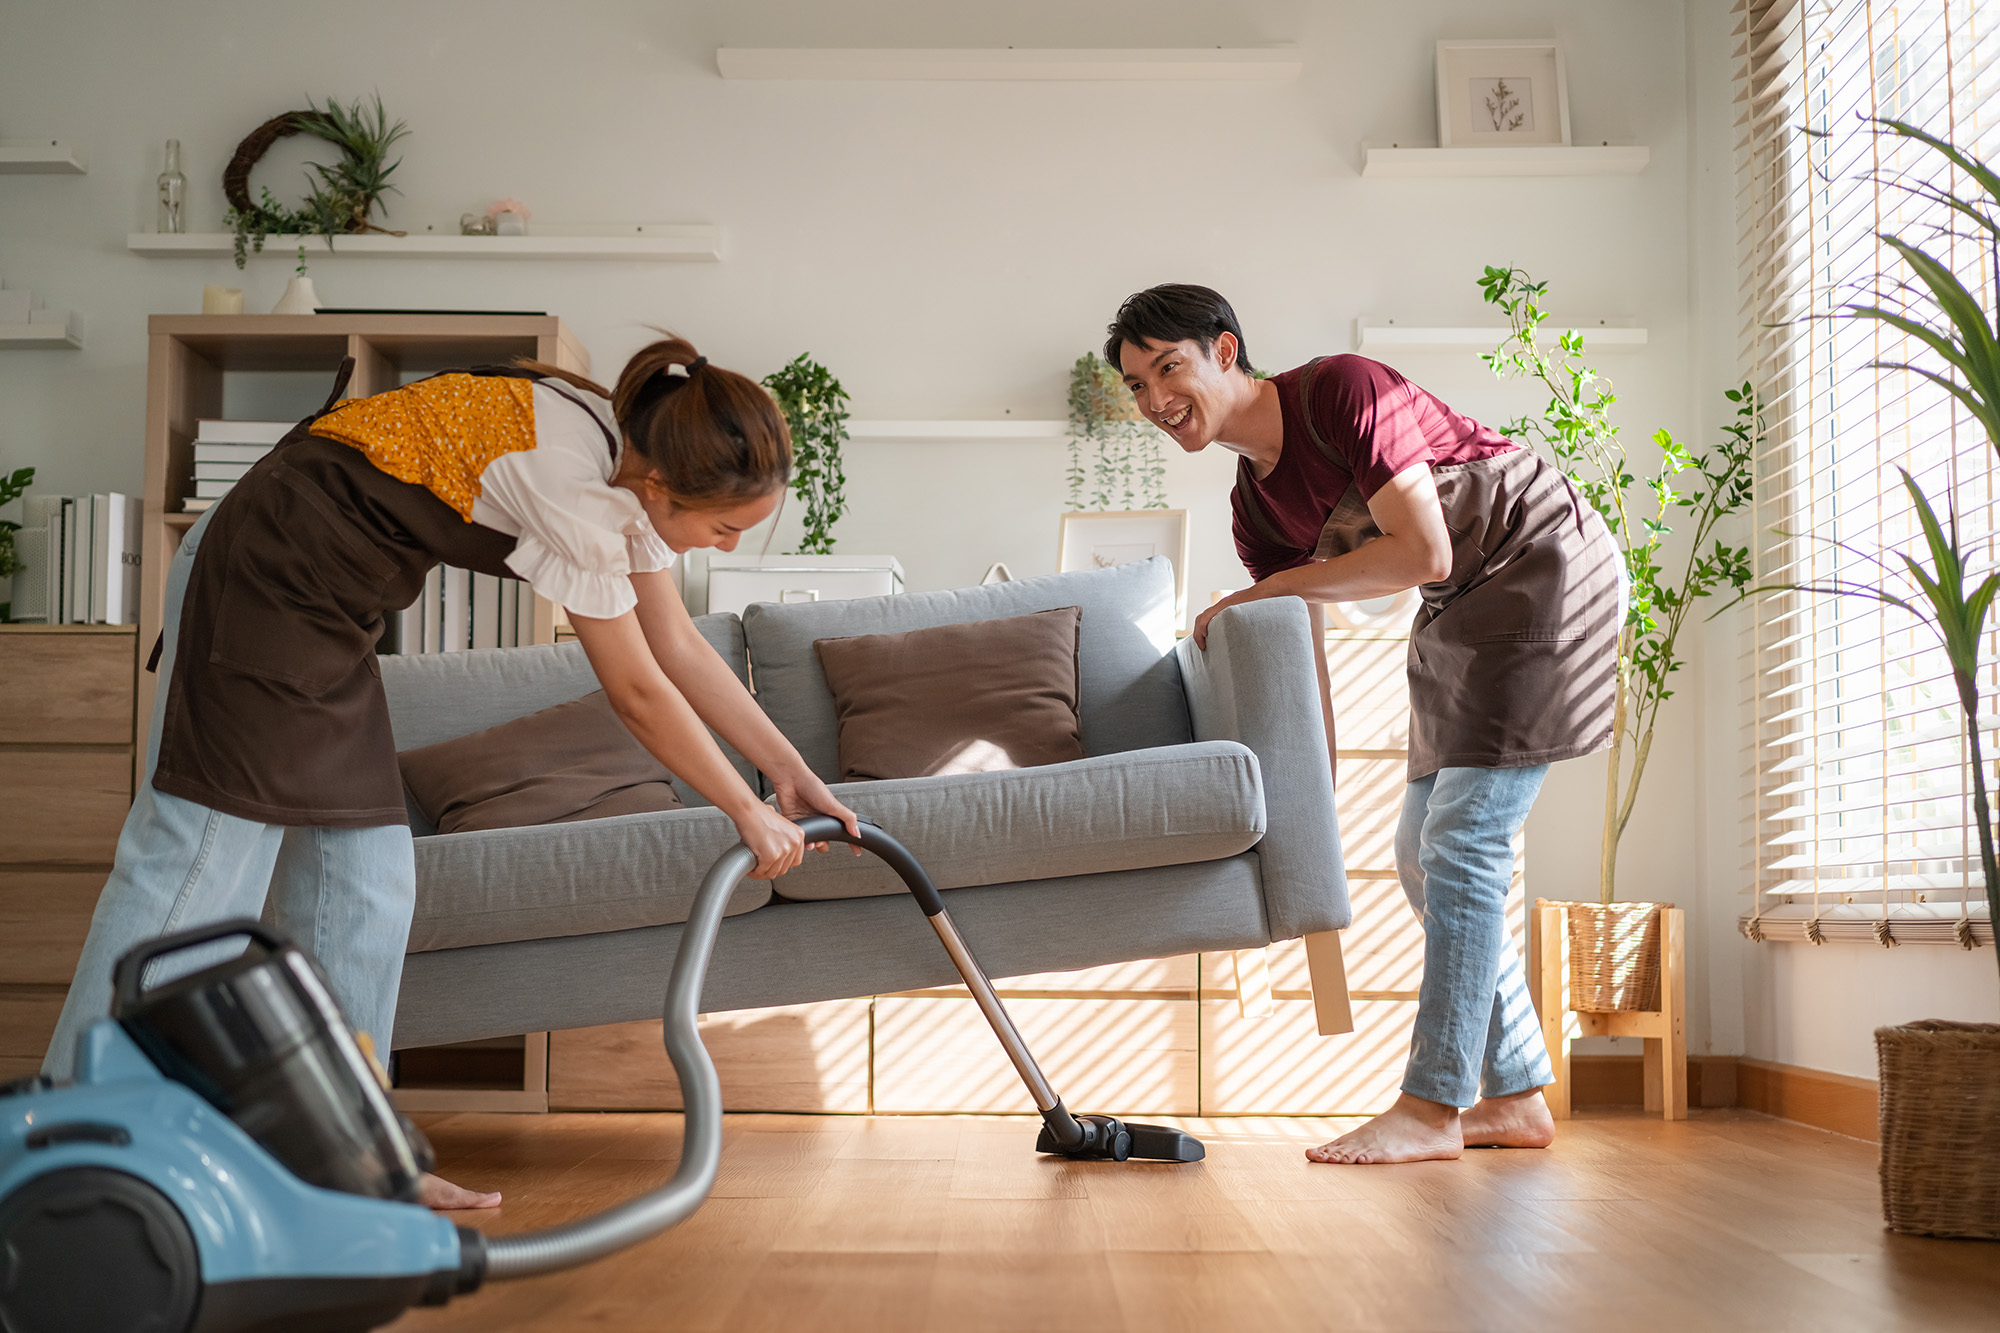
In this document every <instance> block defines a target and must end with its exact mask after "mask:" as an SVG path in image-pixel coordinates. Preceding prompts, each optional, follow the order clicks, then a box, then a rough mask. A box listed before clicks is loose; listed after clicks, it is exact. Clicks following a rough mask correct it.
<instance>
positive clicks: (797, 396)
mask: <svg viewBox="0 0 2000 1333" xmlns="http://www.w3.org/2000/svg"><path fill="white" fill-rule="evenodd" d="M764 387H765V388H767V389H769V390H770V391H771V397H773V398H775V399H777V402H778V408H779V410H781V411H782V412H783V413H784V414H785V421H786V422H787V423H788V424H789V425H790V426H791V430H792V493H793V494H794V495H796V496H798V497H799V499H800V501H801V502H803V503H804V505H805V507H806V513H805V535H804V537H803V538H801V539H800V542H799V549H798V552H797V554H799V555H831V554H833V525H834V524H835V523H837V522H838V521H839V520H840V516H841V515H842V514H845V513H846V512H847V471H846V469H845V467H844V466H843V465H842V461H841V448H842V446H843V445H845V444H846V443H847V390H846V389H844V388H842V387H841V383H840V381H839V380H838V379H835V378H834V375H833V372H832V371H830V370H828V369H827V368H826V367H825V366H822V365H821V364H820V363H819V362H817V361H815V360H813V359H812V357H811V356H809V355H808V354H806V353H804V352H801V353H799V355H798V356H796V357H794V358H793V359H792V360H791V361H790V362H789V363H787V364H786V366H785V367H784V369H782V370H778V371H774V372H773V373H771V374H769V375H766V376H765V377H764Z"/></svg>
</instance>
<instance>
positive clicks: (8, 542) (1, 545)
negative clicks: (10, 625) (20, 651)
mask: <svg viewBox="0 0 2000 1333" xmlns="http://www.w3.org/2000/svg"><path fill="white" fill-rule="evenodd" d="M34 481H35V470H34V469H33V468H31V467H22V468H15V469H14V472H13V474H12V475H11V476H9V475H7V474H4V473H0V509H4V508H6V507H7V506H8V505H10V504H13V503H14V501H16V500H18V499H20V498H21V497H22V496H23V495H26V494H27V493H28V487H30V486H32V485H33V484H34ZM20 530H21V525H20V524H19V523H16V522H14V521H13V520H12V519H5V518H0V593H6V594H7V597H8V600H6V601H4V602H0V624H5V623H6V622H7V621H9V620H12V619H13V618H14V602H13V594H12V592H11V589H12V588H13V586H14V576H15V575H16V574H18V573H20V572H21V557H20V556H19V555H18V554H17V553H16V552H15V550H14V534H15V533H17V532H19V531H20Z"/></svg>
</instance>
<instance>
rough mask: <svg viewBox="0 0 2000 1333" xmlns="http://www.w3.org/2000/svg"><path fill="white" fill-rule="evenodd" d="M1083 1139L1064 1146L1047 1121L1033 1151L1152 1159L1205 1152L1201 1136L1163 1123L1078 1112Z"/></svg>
mask: <svg viewBox="0 0 2000 1333" xmlns="http://www.w3.org/2000/svg"><path fill="white" fill-rule="evenodd" d="M1076 1121H1077V1124H1079V1125H1081V1126H1083V1128H1084V1131H1085V1137H1084V1141H1083V1142H1082V1143H1080V1144H1078V1145H1077V1146H1076V1147H1074V1148H1064V1147H1063V1146H1061V1145H1060V1144H1059V1143H1057V1141H1056V1135H1055V1131H1054V1130H1053V1129H1051V1128H1050V1127H1049V1126H1047V1125H1043V1126H1042V1132H1041V1134H1040V1136H1039V1137H1037V1138H1036V1140H1035V1151H1036V1152H1045V1153H1056V1154H1059V1155H1061V1156H1063V1157H1068V1158H1071V1159H1073V1160H1076V1161H1091V1160H1096V1161H1111V1162H1123V1161H1126V1160H1128V1159H1130V1158H1134V1157H1138V1158H1143V1159H1144V1160H1146V1161H1152V1162H1199V1161H1200V1160H1201V1159H1202V1158H1204V1157H1206V1156H1207V1155H1208V1151H1207V1149H1205V1148H1203V1147H1202V1146H1201V1140H1200V1139H1198V1138H1196V1137H1194V1135H1192V1134H1188V1133H1185V1132H1184V1131H1182V1130H1178V1129H1170V1128H1168V1127H1167V1126H1165V1125H1136V1124H1130V1123H1127V1122H1125V1121H1122V1120H1119V1119H1118V1118H1117V1117H1115V1116H1108V1115H1080V1116H1078V1117H1076Z"/></svg>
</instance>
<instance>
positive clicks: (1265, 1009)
mask: <svg viewBox="0 0 2000 1333" xmlns="http://www.w3.org/2000/svg"><path fill="white" fill-rule="evenodd" d="M1232 957H1233V958H1234V960H1235V962H1236V1011H1237V1012H1238V1013H1240V1014H1242V1015H1243V1017H1245V1018H1269V1017H1270V1016H1271V1015H1272V1014H1273V1013H1274V1012H1275V1011H1276V1010H1275V1006H1274V1005H1273V1004H1272V1001H1271V963H1270V959H1269V958H1268V957H1267V956H1266V955H1265V952H1264V950H1262V949H1238V950H1236V951H1235V953H1234V954H1233V955H1232Z"/></svg>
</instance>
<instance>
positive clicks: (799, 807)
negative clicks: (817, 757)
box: [771, 763, 861, 856]
mask: <svg viewBox="0 0 2000 1333" xmlns="http://www.w3.org/2000/svg"><path fill="white" fill-rule="evenodd" d="M771 786H772V789H773V790H775V791H776V792H777V794H778V809H779V810H780V811H781V812H782V813H783V814H784V816H785V817H786V818H787V819H804V818H805V817H806V816H807V815H832V816H833V817H834V818H835V819H838V820H839V821H840V822H841V823H843V824H845V825H847V832H848V835H849V836H850V837H855V838H858V837H860V836H861V818H860V816H859V815H856V814H855V813H854V812H853V811H852V810H850V809H848V808H847V807H846V806H845V805H842V804H841V803H840V801H839V800H838V799H836V798H835V796H834V794H833V793H832V792H830V791H828V790H827V787H826V784H825V783H824V782H821V781H820V780H819V776H818V775H817V774H815V773H814V772H813V771H812V770H811V769H809V768H806V767H805V766H804V764H803V763H801V765H800V766H799V768H798V770H797V771H796V772H794V773H791V774H788V775H787V776H785V777H782V778H773V779H771ZM812 850H814V851H816V852H823V851H825V850H826V844H825V843H823V842H816V843H814V844H813V846H812ZM854 854H855V855H856V856H859V855H861V849H860V848H859V847H856V848H855V849H854Z"/></svg>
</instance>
